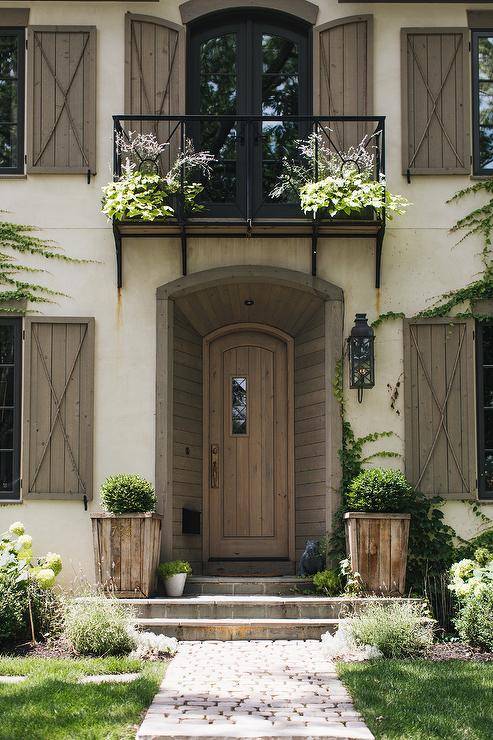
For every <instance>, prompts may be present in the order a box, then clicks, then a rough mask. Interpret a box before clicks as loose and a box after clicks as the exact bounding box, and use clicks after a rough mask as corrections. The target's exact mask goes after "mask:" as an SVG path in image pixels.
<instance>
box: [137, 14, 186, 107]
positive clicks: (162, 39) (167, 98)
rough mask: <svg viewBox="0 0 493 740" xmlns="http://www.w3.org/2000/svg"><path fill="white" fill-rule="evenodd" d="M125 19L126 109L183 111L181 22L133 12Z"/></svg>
mask: <svg viewBox="0 0 493 740" xmlns="http://www.w3.org/2000/svg"><path fill="white" fill-rule="evenodd" d="M125 21H126V28H125V113H144V114H155V115H165V116H176V115H180V114H183V113H185V43H184V42H185V31H184V28H183V26H179V25H177V24H176V23H171V22H170V21H166V20H164V19H163V18H152V17H151V16H146V15H134V14H133V13H127V15H126V17H125Z"/></svg>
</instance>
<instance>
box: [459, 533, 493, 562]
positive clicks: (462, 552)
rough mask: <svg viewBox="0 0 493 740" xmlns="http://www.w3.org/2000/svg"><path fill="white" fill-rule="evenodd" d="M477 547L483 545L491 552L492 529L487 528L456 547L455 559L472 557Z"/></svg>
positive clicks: (492, 548)
mask: <svg viewBox="0 0 493 740" xmlns="http://www.w3.org/2000/svg"><path fill="white" fill-rule="evenodd" d="M479 547H485V548H486V549H487V550H489V551H490V552H493V529H487V530H486V531H485V532H481V534H478V536H477V537H474V538H473V539H472V540H469V541H468V542H466V543H465V544H462V545H461V546H460V547H458V548H457V558H456V559H457V560H463V559H464V558H472V557H474V553H475V551H476V550H477V549H478V548H479Z"/></svg>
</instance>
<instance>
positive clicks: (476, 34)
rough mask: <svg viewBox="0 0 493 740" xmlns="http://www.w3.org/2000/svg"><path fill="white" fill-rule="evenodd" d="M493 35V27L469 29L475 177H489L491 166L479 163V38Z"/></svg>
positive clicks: (473, 170)
mask: <svg viewBox="0 0 493 740" xmlns="http://www.w3.org/2000/svg"><path fill="white" fill-rule="evenodd" d="M484 36H486V37H493V28H491V29H487V28H481V29H479V28H473V29H471V75H472V80H471V92H472V174H473V176H476V177H484V176H485V175H486V176H488V177H491V176H492V175H493V168H486V167H481V166H480V164H479V128H480V127H479V43H478V41H479V39H480V38H482V37H484Z"/></svg>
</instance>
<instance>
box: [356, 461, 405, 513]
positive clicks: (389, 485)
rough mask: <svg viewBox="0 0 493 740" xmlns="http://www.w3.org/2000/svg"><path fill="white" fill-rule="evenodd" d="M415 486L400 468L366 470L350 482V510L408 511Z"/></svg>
mask: <svg viewBox="0 0 493 740" xmlns="http://www.w3.org/2000/svg"><path fill="white" fill-rule="evenodd" d="M412 498H413V488H412V486H411V484H410V483H409V482H408V481H407V480H406V478H405V476H404V475H403V474H402V473H401V472H400V471H399V470H391V469H383V468H373V469H371V470H364V471H363V472H362V473H360V474H359V475H357V476H356V478H354V480H353V481H352V482H351V483H350V485H349V489H348V491H347V494H346V503H347V510H348V511H367V512H387V513H390V514H392V513H402V512H406V511H407V508H408V507H409V505H410V502H411V501H412Z"/></svg>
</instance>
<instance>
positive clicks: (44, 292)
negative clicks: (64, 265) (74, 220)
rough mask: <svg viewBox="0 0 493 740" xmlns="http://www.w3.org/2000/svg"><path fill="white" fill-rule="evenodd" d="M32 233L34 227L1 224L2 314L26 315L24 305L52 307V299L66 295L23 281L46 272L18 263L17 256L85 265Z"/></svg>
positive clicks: (0, 275)
mask: <svg viewBox="0 0 493 740" xmlns="http://www.w3.org/2000/svg"><path fill="white" fill-rule="evenodd" d="M3 213H5V211H3ZM35 231H36V228H35V227H34V226H26V225H23V224H16V223H12V222H10V221H3V220H0V284H1V285H4V286H5V287H6V289H5V290H0V312H1V313H25V312H26V309H25V307H24V306H23V305H22V304H23V303H24V302H25V301H28V302H30V303H53V299H54V297H56V296H63V295H65V293H61V292H60V291H57V290H53V289H51V288H47V287H46V286H45V285H41V284H39V283H34V282H27V281H26V280H24V279H22V277H23V275H24V273H27V274H36V273H37V274H39V273H43V272H45V271H44V270H43V269H42V268H36V267H32V266H30V265H27V264H25V263H23V262H19V261H18V260H17V258H16V256H15V253H16V252H17V253H19V254H21V255H23V256H24V255H33V256H35V257H42V258H43V259H46V260H61V261H63V262H71V263H78V264H82V263H84V262H88V260H81V259H76V258H75V257H69V256H67V255H66V254H64V253H63V252H62V251H59V248H58V247H57V246H56V245H55V244H53V242H51V241H49V240H46V239H41V238H40V237H37V236H34V235H33V232H35Z"/></svg>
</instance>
